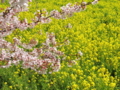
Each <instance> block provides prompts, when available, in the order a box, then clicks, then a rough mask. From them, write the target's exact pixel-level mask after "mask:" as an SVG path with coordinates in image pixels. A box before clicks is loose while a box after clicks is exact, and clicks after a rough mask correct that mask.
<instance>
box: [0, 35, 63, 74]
mask: <svg viewBox="0 0 120 90" xmlns="http://www.w3.org/2000/svg"><path fill="white" fill-rule="evenodd" d="M13 41H14V43H13V44H12V43H10V42H7V41H5V40H4V39H0V48H2V49H1V50H0V52H2V53H1V54H0V61H5V62H6V64H5V65H1V66H0V67H2V68H7V67H10V66H11V65H12V64H15V65H17V64H19V63H20V62H22V68H30V69H33V70H35V71H37V72H38V73H40V74H47V73H52V72H55V71H58V70H59V69H60V62H61V59H60V56H62V55H63V53H62V52H61V51H58V50H57V46H56V44H57V43H56V40H55V35H54V34H53V33H50V34H48V33H47V39H46V41H45V43H43V46H42V48H34V49H33V51H31V52H26V51H25V50H24V48H20V47H19V46H23V47H26V45H25V44H22V43H21V42H20V40H19V39H17V38H14V39H13ZM35 45H37V42H36V41H35V40H31V41H30V44H28V45H27V46H28V47H31V48H32V47H33V46H35ZM29 49H30V48H29Z"/></svg>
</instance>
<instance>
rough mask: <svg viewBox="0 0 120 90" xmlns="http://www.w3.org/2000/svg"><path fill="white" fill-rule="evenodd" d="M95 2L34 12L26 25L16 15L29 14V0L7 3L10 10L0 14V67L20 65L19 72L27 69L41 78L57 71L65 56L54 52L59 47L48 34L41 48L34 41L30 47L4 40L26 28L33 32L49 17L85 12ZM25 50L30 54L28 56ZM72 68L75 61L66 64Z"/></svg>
mask: <svg viewBox="0 0 120 90" xmlns="http://www.w3.org/2000/svg"><path fill="white" fill-rule="evenodd" d="M98 1H99V0H94V1H93V2H88V3H87V2H81V3H80V4H79V3H76V4H75V5H72V4H71V3H68V4H67V5H66V6H63V7H61V11H58V10H53V11H51V12H50V13H48V12H47V10H45V9H43V10H37V12H35V14H34V15H35V18H34V19H33V22H32V23H28V22H27V20H26V19H24V20H19V17H18V16H17V15H18V14H19V12H23V11H26V10H28V2H31V0H9V3H10V5H11V6H10V7H8V8H7V9H6V10H5V11H4V12H2V13H0V62H1V61H2V62H5V64H4V65H0V67H1V68H7V67H10V66H11V65H12V64H14V65H18V64H20V63H22V68H30V69H33V70H35V71H37V72H38V73H40V74H47V73H52V72H56V71H59V69H60V63H61V57H62V56H63V55H64V53H62V52H61V51H59V50H57V46H58V45H57V42H56V39H55V35H54V33H47V38H46V41H45V43H43V44H42V47H41V48H34V47H35V46H36V45H37V44H38V42H37V41H36V40H34V39H32V40H31V41H30V43H29V44H25V43H21V42H20V40H19V39H17V38H13V42H14V43H10V42H7V41H6V40H5V39H4V37H6V36H7V35H10V34H11V33H12V32H13V31H14V30H16V29H20V30H26V29H27V28H34V26H35V25H37V24H38V23H41V24H43V23H49V22H50V21H51V19H50V17H53V18H56V19H65V18H67V17H70V16H72V15H73V14H74V13H75V12H80V11H82V10H85V9H86V6H87V5H89V4H93V5H94V4H96V3H98ZM21 47H22V48H21ZM26 49H33V50H32V51H31V52H30V51H29V52H27V51H26ZM77 56H82V52H81V51H79V52H78V54H77ZM72 64H75V60H73V61H70V62H69V66H71V65H72Z"/></svg>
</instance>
